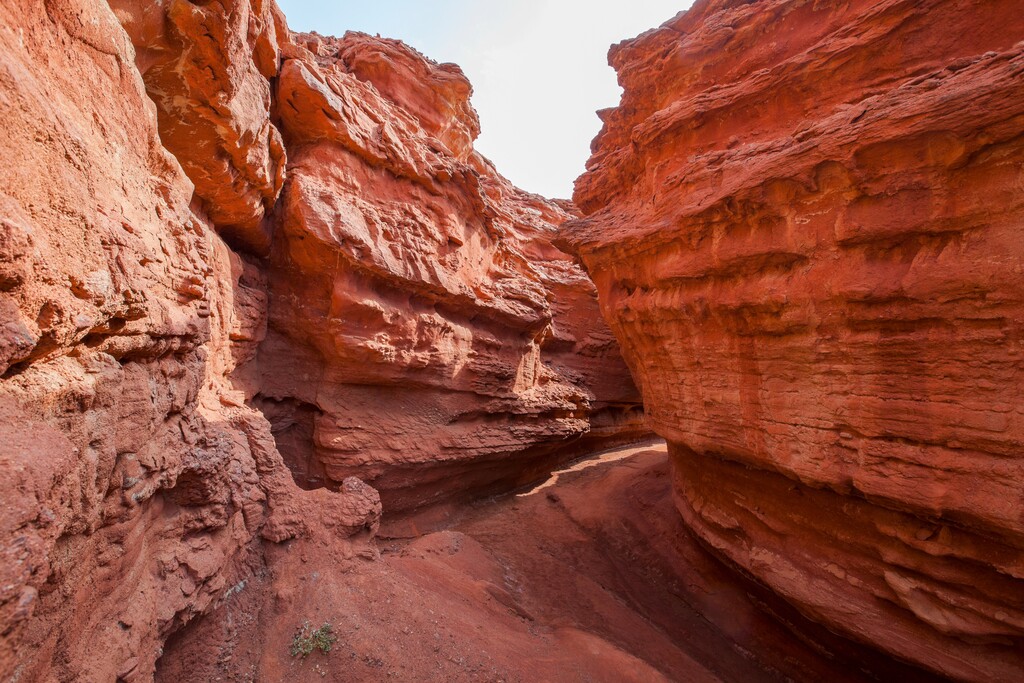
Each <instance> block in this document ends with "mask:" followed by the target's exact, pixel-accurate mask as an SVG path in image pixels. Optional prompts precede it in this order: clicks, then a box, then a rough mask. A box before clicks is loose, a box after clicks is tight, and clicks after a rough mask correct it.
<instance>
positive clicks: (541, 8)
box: [277, 0, 692, 197]
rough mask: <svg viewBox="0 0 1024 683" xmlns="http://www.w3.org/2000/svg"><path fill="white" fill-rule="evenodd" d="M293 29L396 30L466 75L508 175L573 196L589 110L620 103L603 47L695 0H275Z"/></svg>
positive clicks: (542, 190)
mask: <svg viewBox="0 0 1024 683" xmlns="http://www.w3.org/2000/svg"><path fill="white" fill-rule="evenodd" d="M277 3H278V5H279V6H280V7H281V9H282V10H284V13H285V15H286V16H287V17H288V25H289V27H291V29H292V30H297V31H312V30H315V31H317V32H319V33H321V34H324V35H338V36H340V35H342V34H343V33H344V32H345V31H347V30H357V31H364V32H366V33H371V34H373V33H379V34H381V35H382V36H385V37H388V38H400V39H402V40H403V41H405V42H407V43H409V44H410V45H412V46H413V47H415V48H416V49H417V50H419V51H420V52H422V53H424V54H425V55H427V56H428V57H430V58H432V59H434V60H436V61H439V62H455V63H456V64H458V65H460V66H461V67H462V68H463V70H464V71H465V72H466V75H467V76H468V77H469V79H470V81H471V82H472V83H473V88H474V94H473V106H475V107H476V110H477V112H478V113H479V114H480V125H481V128H482V132H481V135H480V138H479V139H478V140H477V144H476V148H477V149H478V150H479V151H480V152H481V153H482V154H484V155H485V156H487V157H488V158H490V159H491V160H492V161H493V162H494V163H495V165H496V166H497V167H498V170H499V171H500V172H501V173H502V174H503V175H505V176H506V177H507V178H509V180H511V181H513V182H514V183H516V184H517V185H519V186H520V187H522V188H523V189H525V190H529V191H531V192H537V193H539V194H543V195H546V196H548V197H570V196H571V195H572V183H573V181H574V180H575V179H576V177H577V176H578V175H580V174H581V173H583V170H584V164H585V163H586V160H587V158H588V157H589V156H590V141H591V140H592V139H593V138H594V136H595V135H597V132H598V131H599V130H600V128H601V122H600V121H599V120H598V118H597V116H596V114H595V112H596V111H597V110H598V109H604V108H606V107H613V106H615V105H616V104H618V101H619V95H620V93H621V90H620V88H619V87H618V85H617V84H616V82H615V72H614V71H612V69H611V67H609V66H608V63H607V53H608V47H609V46H610V45H611V44H612V43H617V42H619V41H620V40H624V39H626V38H632V37H633V36H636V35H638V34H640V33H642V32H644V31H646V30H647V29H650V28H654V27H655V26H658V25H660V24H662V23H663V22H665V21H667V20H669V19H671V18H672V17H673V16H675V14H676V13H677V12H679V11H680V10H683V9H686V8H688V7H689V5H690V4H691V3H692V0H509V1H507V2H485V1H483V0H476V1H471V0H433V1H429V0H376V1H374V0H361V1H359V2H325V1H324V0H277Z"/></svg>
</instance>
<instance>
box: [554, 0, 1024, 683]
mask: <svg viewBox="0 0 1024 683" xmlns="http://www.w3.org/2000/svg"><path fill="white" fill-rule="evenodd" d="M1022 40H1024V14H1022V13H1021V7H1020V3H1019V2H1017V1H1016V0H993V1H992V2H988V3H985V4H984V6H979V5H977V4H975V3H971V2H964V1H959V0H926V1H913V2H911V1H899V0H854V1H852V2H843V3H839V2H802V1H797V0H765V1H762V2H753V3H751V2H739V1H736V0H699V1H698V2H697V3H696V5H695V6H694V8H693V9H692V10H690V11H689V12H686V13H682V14H680V15H678V16H677V17H675V18H674V19H673V20H671V21H669V22H667V23H666V24H665V25H663V26H662V27H661V28H658V29H655V30H653V31H649V32H647V33H645V34H643V35H642V36H640V37H639V38H637V39H635V40H632V41H628V42H625V43H622V44H620V45H618V46H615V47H613V49H612V51H611V53H610V62H611V64H612V65H613V66H614V67H615V69H616V70H617V71H618V73H619V81H620V83H621V85H622V86H623V87H624V90H625V93H624V95H623V98H622V102H621V104H620V106H619V107H618V108H617V109H614V110H608V111H604V112H601V116H602V119H603V120H604V122H605V126H604V129H603V130H602V132H601V134H600V136H599V137H598V138H597V140H596V141H595V143H594V147H593V150H594V154H593V157H592V158H591V160H590V162H589V164H588V172H587V173H586V175H584V176H583V177H582V178H581V179H580V180H579V181H578V183H577V186H576V194H575V200H576V203H577V205H578V206H579V207H580V209H581V211H582V212H583V213H584V214H585V216H584V218H582V219H581V220H578V221H575V222H573V223H571V224H570V225H569V226H567V228H566V235H565V239H566V241H567V242H568V243H570V244H571V248H572V249H574V250H575V251H576V252H577V253H578V254H579V256H580V257H581V259H582V261H583V263H584V264H585V266H586V268H587V270H588V272H589V273H590V275H591V276H592V278H593V279H594V281H595V282H596V284H597V287H598V291H599V293H600V299H601V306H602V309H603V312H604V314H605V317H606V318H607V319H608V321H609V322H610V324H611V326H612V329H613V331H614V332H615V335H616V337H617V338H618V339H619V341H620V342H621V344H622V346H623V352H624V355H625V356H626V359H627V362H628V363H629V364H630V366H631V367H632V369H633V372H634V374H635V376H636V379H637V381H638V383H639V384H640V385H641V387H642V390H643V394H644V398H645V402H646V408H647V411H648V412H647V414H648V420H649V422H650V425H651V426H652V427H653V428H654V429H655V431H657V432H658V433H659V434H661V435H662V436H664V437H665V438H666V439H667V440H668V441H669V443H670V453H671V456H672V459H673V469H674V477H675V497H676V503H677V507H678V509H679V511H680V513H681V514H682V516H683V518H684V520H685V521H686V523H687V524H688V526H689V527H690V528H691V529H692V530H693V532H694V533H695V534H696V535H697V536H698V537H700V538H701V539H702V540H703V541H704V542H705V543H706V544H707V545H708V546H709V547H710V548H711V549H713V550H714V551H715V552H716V553H717V554H718V555H719V556H720V557H722V558H724V559H725V560H726V561H727V562H729V563H731V564H732V565H734V566H735V567H736V568H737V569H739V570H740V571H742V572H743V573H745V574H748V575H750V576H752V577H754V578H756V579H757V580H758V581H760V582H762V583H763V584H765V585H767V586H768V587H769V588H771V589H772V590H773V591H775V592H776V593H777V594H779V595H781V596H783V597H784V598H786V599H787V600H788V601H790V602H791V603H792V604H793V605H795V606H796V607H797V608H798V609H799V610H800V611H801V612H802V613H803V614H804V615H807V616H809V617H811V618H812V619H815V620H817V621H819V622H821V623H824V624H825V625H826V626H827V627H828V628H829V629H831V630H833V631H835V632H837V633H841V634H844V635H846V636H848V637H850V638H853V639H856V640H859V641H862V642H865V643H869V644H872V645H874V646H876V647H878V648H881V649H883V650H885V651H887V652H889V653H891V654H892V655H894V656H896V657H899V658H901V659H905V660H908V661H911V662H914V663H916V664H918V665H920V666H923V667H925V668H928V669H930V670H932V671H935V672H939V673H942V674H945V675H948V676H951V677H954V678H959V679H966V680H979V681H981V680H986V681H994V680H1001V681H1010V680H1020V676H1021V674H1022V672H1024V456H1022V447H1024V361H1022V358H1024V356H1022V355H1021V354H1022V342H1024V241H1022V239H1021V236H1022V227H1024V43H1022V42H1021V41H1022Z"/></svg>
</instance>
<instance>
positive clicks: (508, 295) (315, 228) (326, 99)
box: [257, 34, 642, 511]
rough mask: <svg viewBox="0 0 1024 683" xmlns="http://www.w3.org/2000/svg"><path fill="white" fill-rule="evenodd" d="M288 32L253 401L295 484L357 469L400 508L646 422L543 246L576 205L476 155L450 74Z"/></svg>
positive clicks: (533, 469) (386, 44)
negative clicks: (280, 170)
mask: <svg viewBox="0 0 1024 683" xmlns="http://www.w3.org/2000/svg"><path fill="white" fill-rule="evenodd" d="M296 43H297V45H294V46H290V47H289V48H288V50H287V52H286V55H285V59H284V61H283V63H282V66H281V75H280V77H279V78H278V80H277V91H276V103H275V107H276V111H277V112H278V114H279V116H280V126H281V130H282V131H283V134H284V138H285V141H286V145H287V148H288V154H289V159H290V161H289V174H288V181H287V183H286V185H285V189H284V192H283V195H282V200H281V204H280V207H279V217H280V224H279V228H278V230H277V232H276V233H275V237H274V244H273V248H272V250H271V255H270V258H269V260H268V268H267V273H268V277H269V286H270V292H271V302H270V330H269V333H268V336H267V340H266V342H264V344H263V345H262V347H261V351H260V356H259V372H260V379H259V385H260V387H261V393H260V395H259V397H257V400H258V401H259V402H260V403H261V405H262V406H263V407H264V409H265V410H266V411H267V413H268V415H272V417H271V421H272V422H273V423H274V424H275V430H276V431H277V432H278V434H282V433H285V434H287V436H286V437H285V438H286V439H289V440H290V445H289V450H290V451H292V452H295V453H296V455H297V456H298V457H300V458H301V461H300V462H294V460H293V464H294V465H295V468H294V469H295V470H296V471H297V474H298V475H299V477H300V479H302V480H304V481H305V483H306V484H307V485H309V486H318V485H324V484H327V485H332V486H333V485H335V484H336V483H339V482H341V481H342V480H343V479H344V478H345V477H346V476H349V475H353V474H354V475H358V476H360V477H363V478H365V479H366V480H367V481H368V482H370V483H371V484H372V485H374V486H375V487H377V488H378V489H379V490H380V491H381V495H382V497H383V500H384V503H385V507H386V508H387V509H388V510H392V511H397V510H400V509H405V508H409V507H415V506H419V505H423V504H425V503H429V502H434V501H438V500H447V499H450V498H451V497H452V496H453V495H460V494H466V493H474V494H479V493H480V492H481V491H482V490H490V489H491V488H493V487H494V486H496V485H497V486H505V487H508V486H509V485H514V484H522V483H525V482H527V481H529V480H531V479H535V478H536V477H537V476H538V475H540V474H541V473H542V472H543V471H545V470H549V469H550V466H551V464H552V459H553V458H558V459H565V458H566V457H568V456H569V455H570V454H571V453H570V449H569V448H567V446H570V445H572V444H573V443H574V442H575V443H576V446H573V447H574V448H581V447H583V446H585V445H587V440H584V439H582V438H581V437H584V436H585V435H589V432H590V428H591V419H592V416H595V415H596V416H597V417H596V421H597V422H598V423H599V429H598V430H597V434H596V435H597V436H600V437H601V438H630V437H636V436H637V435H639V434H640V433H641V432H642V428H641V420H642V415H641V414H640V408H639V395H638V394H637V392H636V390H635V388H634V385H633V382H632V380H631V378H630V376H629V372H628V369H627V368H626V366H625V364H624V363H623V361H622V359H621V357H620V356H619V354H618V350H617V347H616V345H615V343H614V341H613V338H612V337H611V333H610V332H609V331H608V329H607V327H606V326H605V325H604V323H603V322H602V320H601V317H600V313H599V310H598V308H597V302H596V292H595V290H594V288H593V285H592V284H591V283H590V282H589V281H588V280H587V279H586V277H585V276H584V275H583V273H582V271H581V270H580V269H579V268H578V267H577V266H575V265H574V264H573V263H572V261H571V260H570V258H569V257H568V256H567V255H566V254H564V253H562V252H560V251H558V250H557V249H555V248H553V247H552V246H551V238H552V237H554V236H555V227H556V226H557V225H559V224H560V223H561V222H562V221H564V220H565V219H566V218H568V217H569V216H570V214H569V213H568V212H569V211H571V207H569V206H568V205H565V206H563V205H559V204H557V203H553V202H550V201H548V200H545V199H543V198H541V197H538V196H535V195H530V194H528V193H525V192H523V191H521V190H518V189H517V188H515V187H513V186H512V185H511V184H510V183H508V181H506V180H505V179H504V178H502V177H501V176H500V175H499V174H498V173H497V172H496V171H495V170H494V168H493V167H492V166H491V165H490V163H489V162H488V161H487V160H486V159H484V158H483V157H481V156H480V155H479V154H477V153H476V152H475V151H474V150H473V148H472V141H473V138H474V137H475V136H476V133H477V131H478V130H479V124H478V122H477V118H476V113H475V112H474V111H473V109H472V107H471V106H470V105H469V100H468V98H469V95H470V93H471V88H470V85H469V82H468V81H467V80H466V78H465V76H463V74H462V72H461V71H460V70H459V68H458V67H456V66H454V65H451V64H442V65H438V64H435V63H433V62H430V61H429V60H427V59H426V58H424V57H423V56H422V55H420V54H419V53H418V52H416V51H415V50H413V49H411V48H409V47H406V46H405V45H403V44H401V43H400V42H398V41H393V40H384V39H379V38H372V37H370V36H366V35H363V34H349V35H347V36H345V38H343V39H340V40H339V39H332V38H323V37H320V36H316V35H306V36H296ZM599 377H600V378H599ZM556 451H557V452H556ZM286 455H287V453H286Z"/></svg>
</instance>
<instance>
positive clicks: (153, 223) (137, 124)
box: [0, 0, 640, 681]
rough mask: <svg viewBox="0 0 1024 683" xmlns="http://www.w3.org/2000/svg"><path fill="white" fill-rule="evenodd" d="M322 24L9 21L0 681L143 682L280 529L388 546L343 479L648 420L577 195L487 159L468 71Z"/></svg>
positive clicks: (96, 14)
mask: <svg viewBox="0 0 1024 683" xmlns="http://www.w3.org/2000/svg"><path fill="white" fill-rule="evenodd" d="M317 41H320V39H314V38H302V39H301V42H302V44H303V45H302V46H299V45H295V44H293V43H292V42H291V37H290V35H289V34H288V32H287V28H286V26H285V24H284V20H283V17H282V16H281V15H280V12H279V11H278V10H277V8H276V7H275V6H274V4H273V2H271V1H270V0H267V1H265V2H264V1H261V0H238V1H237V2H215V3H192V2H186V1H185V0H166V1H159V2H150V3H141V2H128V1H127V0H111V2H110V3H109V5H108V3H106V2H102V1H100V0H51V1H48V2H46V3H38V2H30V1H29V0H13V1H12V2H8V3H5V4H4V5H3V7H2V8H0V55H2V56H0V117H2V119H3V122H4V123H3V126H2V128H0V145H2V148H3V150H4V152H5V163H4V164H3V167H2V168H0V181H2V182H0V679H3V680H8V679H12V680H19V681H79V680H88V681H93V680H95V681H113V680H124V681H132V680H148V679H150V678H151V677H152V674H153V671H154V667H155V663H156V661H157V659H158V658H159V657H160V655H161V652H162V646H163V644H164V642H165V641H166V639H167V638H168V637H169V635H170V634H172V633H174V632H176V631H178V630H180V629H181V628H182V627H183V626H184V625H186V624H188V623H189V622H190V621H191V620H193V619H194V618H195V617H197V616H198V615H201V614H203V613H204V612H207V611H209V610H211V609H214V608H216V607H217V606H218V605H219V604H222V603H223V601H225V600H227V599H229V598H230V597H231V596H233V595H236V594H237V593H238V592H239V591H244V590H245V586H246V585H247V581H248V579H249V578H251V577H254V576H265V575H267V574H270V573H272V572H273V571H274V569H273V568H272V566H271V564H272V563H271V562H270V561H269V560H268V559H267V558H268V550H267V548H268V547H269V546H268V545H267V544H276V543H281V542H285V541H288V540H290V539H293V538H295V537H307V538H312V539H315V540H312V541H309V542H311V543H315V544H317V546H318V547H321V548H325V549H327V550H324V552H325V553H326V554H327V555H329V556H331V557H332V558H337V559H344V558H345V557H346V556H353V555H354V554H363V555H365V556H367V557H372V556H373V554H374V553H373V551H372V549H370V550H367V549H366V548H365V547H364V541H365V540H366V539H367V538H370V537H372V536H373V534H374V533H375V531H376V529H377V525H378V522H379V518H380V515H381V502H380V497H379V496H378V494H377V492H376V491H375V490H374V489H373V488H371V487H370V486H368V485H367V484H365V483H363V482H362V481H361V480H359V479H357V478H354V477H351V476H349V475H351V474H353V473H356V474H364V475H366V476H368V477H372V478H373V479H374V481H375V482H377V483H380V484H381V485H382V487H383V488H384V489H385V490H386V491H388V493H389V495H391V498H392V500H394V501H395V503H396V505H395V509H400V507H401V506H402V505H414V504H418V503H422V502H425V501H428V500H436V499H438V498H440V497H442V496H449V497H452V496H455V495H469V494H470V493H471V492H477V493H479V492H481V491H484V490H488V489H489V487H493V486H494V485H496V484H498V483H501V484H504V485H514V484H515V483H517V482H519V481H521V480H523V479H526V478H529V477H534V476H536V475H537V474H539V473H540V470H541V468H542V467H543V466H545V465H546V464H548V461H551V460H554V459H564V458H567V457H571V456H572V454H573V452H572V449H565V450H563V451H560V452H555V451H554V449H555V448H556V447H558V446H564V445H565V444H566V443H569V442H573V440H575V443H577V444H584V443H585V440H586V438H587V436H588V435H592V436H593V437H594V438H604V437H622V436H629V435H635V434H636V433H637V431H638V429H639V424H640V423H639V412H638V408H637V401H638V397H637V396H636V395H635V393H636V392H635V389H634V388H633V385H632V383H631V381H630V379H629V376H628V372H627V370H626V367H625V365H624V363H623V361H622V359H621V357H620V356H619V354H618V351H617V347H616V345H615V343H614V340H613V338H612V337H611V333H610V331H609V330H608V329H607V328H606V327H605V326H604V325H603V323H601V322H600V320H598V312H597V302H596V292H595V290H594V288H593V287H592V285H591V284H590V283H589V282H588V281H587V280H586V279H585V277H584V276H583V274H582V271H581V270H579V269H578V267H576V266H574V265H573V264H572V263H571V261H570V260H569V258H568V257H567V256H565V255H564V254H562V253H561V252H558V251H557V250H556V249H554V248H553V247H552V246H551V242H550V238H551V235H552V233H553V226H554V224H555V223H557V222H559V221H560V220H562V219H563V218H565V217H566V216H567V215H568V212H569V211H571V207H569V205H568V204H565V205H561V204H556V203H550V202H547V201H545V200H542V199H540V198H538V197H534V196H531V195H528V194H525V193H523V192H521V191H519V190H517V189H515V188H513V187H512V186H511V185H509V184H508V183H507V182H506V181H504V180H503V179H502V178H501V177H500V176H498V175H497V173H495V172H494V170H493V169H492V168H491V167H490V165H489V164H488V163H487V162H486V161H485V160H483V159H482V158H481V157H479V156H478V155H476V154H475V152H473V151H472V140H473V138H474V137H475V135H476V133H477V130H478V126H477V122H476V118H475V114H473V111H472V109H471V107H470V106H469V103H468V95H469V91H470V89H469V85H468V83H467V82H466V80H465V78H464V77H463V76H462V75H461V73H460V72H459V71H458V70H457V68H455V67H452V66H450V65H447V66H438V65H436V64H434V63H432V62H430V61H429V60H426V59H425V58H423V57H421V56H419V55H418V54H416V53H415V52H413V51H411V50H408V49H407V48H405V47H404V46H402V45H400V44H397V43H391V42H386V41H382V42H379V43H378V42H374V41H373V40H372V39H369V38H366V37H358V36H356V37H351V38H350V39H348V40H347V41H343V42H337V41H333V40H322V41H320V42H321V43H322V44H321V45H320V46H317V45H316V43H317ZM307 46H308V47H309V48H313V49H312V51H311V50H310V49H308V48H307ZM342 53H344V54H342ZM282 133H283V135H282ZM286 140H287V144H288V145H289V152H293V161H292V162H291V163H290V166H289V168H290V170H289V173H290V176H291V179H290V180H289V182H288V186H287V189H286V190H285V191H284V192H283V193H282V188H283V187H284V186H285V182H284V179H285V166H286V163H288V162H286V158H287V155H286V154H285V141H286ZM531 262H533V263H532V264H531ZM268 320H269V332H268ZM268 418H269V420H268ZM282 452H283V453H284V455H285V456H287V462H286V459H285V458H283V457H282ZM524 452H525V454H526V455H527V456H531V457H527V458H526V459H522V458H520V457H519V456H520V455H522V454H523V453H524ZM303 463H305V464H306V469H304V468H303ZM307 470H308V471H307ZM318 472H322V473H323V475H324V476H323V477H322V479H321V481H320V482H311V478H312V477H314V476H318V475H317V473H318ZM453 475H458V477H457V478H456V477H455V476H453ZM296 480H297V481H298V482H299V483H300V484H302V485H303V486H304V487H307V488H313V487H314V486H318V485H319V484H323V483H326V484H329V489H330V490H327V489H326V488H324V489H321V490H317V491H303V490H301V488H299V487H298V486H296V483H295V482H296ZM394 491H399V492H401V491H411V492H412V493H409V494H408V495H400V494H393V495H392V492H394ZM270 555H273V553H272V552H271V553H270ZM332 569H335V567H333V566H332V567H329V568H325V570H332Z"/></svg>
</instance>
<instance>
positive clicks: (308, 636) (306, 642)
mask: <svg viewBox="0 0 1024 683" xmlns="http://www.w3.org/2000/svg"><path fill="white" fill-rule="evenodd" d="M337 640H338V636H336V635H334V627H333V626H331V624H330V623H324V625H323V626H321V627H320V628H318V629H314V628H313V625H312V624H310V623H309V621H308V620H307V621H304V622H302V626H299V627H298V628H296V629H295V637H294V638H292V646H291V648H290V649H289V650H288V651H289V652H290V653H291V655H292V657H302V658H303V659H305V658H306V656H307V655H308V654H309V653H311V652H312V651H313V650H320V652H323V653H324V654H326V653H328V652H330V651H331V646H332V645H334V643H335V642H336V641H337Z"/></svg>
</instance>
